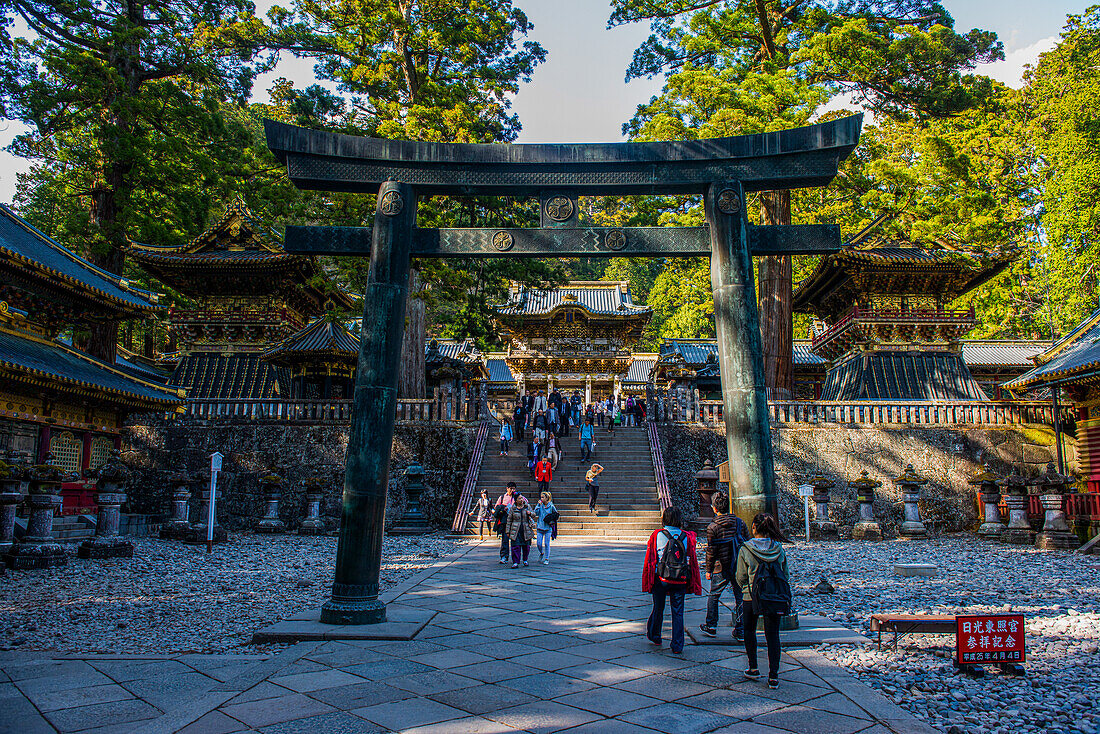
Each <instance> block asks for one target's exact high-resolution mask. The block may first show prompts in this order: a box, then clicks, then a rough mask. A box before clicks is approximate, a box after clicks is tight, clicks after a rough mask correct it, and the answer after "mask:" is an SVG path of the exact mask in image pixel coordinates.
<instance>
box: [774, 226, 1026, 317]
mask: <svg viewBox="0 0 1100 734" xmlns="http://www.w3.org/2000/svg"><path fill="white" fill-rule="evenodd" d="M1016 254H1017V253H1016V252H1008V253H1005V254H1001V255H997V256H994V257H993V258H991V259H990V260H988V261H985V262H979V261H977V260H975V259H974V258H971V257H969V256H967V255H963V254H962V253H955V252H948V251H943V250H940V251H935V252H933V251H930V250H928V249H925V248H922V247H918V246H916V245H911V244H907V243H906V244H902V245H897V244H895V245H893V246H875V247H871V248H868V249H859V250H857V249H847V250H842V251H841V252H838V253H835V254H832V255H825V256H823V257H822V258H821V260H820V262H818V264H817V267H816V268H815V269H814V271H813V273H812V274H811V275H810V277H808V278H807V279H806V280H804V281H802V282H801V283H800V284H799V285H798V287H797V288H796V289H795V292H794V297H793V307H794V310H795V311H797V312H800V313H812V314H816V315H817V316H820V317H822V318H835V317H836V316H837V315H839V314H841V313H842V312H844V311H846V310H848V309H850V308H851V307H852V306H853V305H854V304H856V303H858V302H860V301H861V300H866V299H867V298H869V297H870V296H873V295H888V294H897V295H908V294H927V295H935V296H938V297H939V301H940V303H947V302H949V301H952V300H954V299H955V298H958V297H959V296H961V295H963V294H964V293H967V292H968V291H970V290H973V289H974V288H977V287H978V286H980V285H982V284H983V283H985V282H986V281H988V280H989V279H991V278H993V277H995V276H997V275H998V274H1000V273H1001V271H1003V270H1004V269H1005V268H1006V267H1008V265H1009V263H1011V262H1012V261H1013V260H1014V259H1015V258H1016Z"/></svg>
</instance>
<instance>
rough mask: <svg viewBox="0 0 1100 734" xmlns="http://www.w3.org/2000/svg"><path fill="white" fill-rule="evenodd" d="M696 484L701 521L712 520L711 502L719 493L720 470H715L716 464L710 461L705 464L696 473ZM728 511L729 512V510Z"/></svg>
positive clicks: (712, 509)
mask: <svg viewBox="0 0 1100 734" xmlns="http://www.w3.org/2000/svg"><path fill="white" fill-rule="evenodd" d="M695 482H696V487H695V491H696V492H698V493H699V520H700V521H709V520H712V519H713V518H714V508H713V506H712V504H711V501H712V500H713V499H714V493H715V492H717V491H718V470H717V469H715V468H714V462H712V461H711V460H710V459H707V460H706V461H704V462H703V468H702V469H700V470H699V471H697V472H696V473H695ZM726 509H727V511H728V509H729V508H726Z"/></svg>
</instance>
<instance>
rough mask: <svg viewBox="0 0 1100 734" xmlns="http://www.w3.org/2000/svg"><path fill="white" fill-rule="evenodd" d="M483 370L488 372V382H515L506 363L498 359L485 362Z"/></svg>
mask: <svg viewBox="0 0 1100 734" xmlns="http://www.w3.org/2000/svg"><path fill="white" fill-rule="evenodd" d="M485 368H486V369H487V370H489V382H515V381H516V378H515V377H514V376H513V375H512V370H511V368H509V367H508V363H507V362H505V361H504V360H503V359H501V358H499V357H492V358H490V359H487V360H485Z"/></svg>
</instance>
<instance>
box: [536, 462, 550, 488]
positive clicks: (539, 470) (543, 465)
mask: <svg viewBox="0 0 1100 734" xmlns="http://www.w3.org/2000/svg"><path fill="white" fill-rule="evenodd" d="M535 481H536V482H538V483H539V494H542V493H543V492H549V491H550V482H552V481H554V465H553V464H551V463H550V458H549V457H548V456H544V457H542V459H540V460H539V463H538V464H536V465H535Z"/></svg>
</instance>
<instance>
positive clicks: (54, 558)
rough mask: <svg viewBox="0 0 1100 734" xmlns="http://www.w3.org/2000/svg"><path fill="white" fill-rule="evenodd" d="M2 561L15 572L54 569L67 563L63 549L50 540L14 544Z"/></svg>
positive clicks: (67, 559)
mask: <svg viewBox="0 0 1100 734" xmlns="http://www.w3.org/2000/svg"><path fill="white" fill-rule="evenodd" d="M4 561H5V562H6V563H7V564H8V565H9V566H11V567H12V568H13V569H15V570H16V571H26V570H29V569H32V568H55V567H57V566H64V565H65V564H66V563H68V562H69V557H68V556H67V555H66V554H65V549H64V548H62V547H61V545H60V544H58V543H55V542H53V541H52V540H47V541H42V542H38V541H35V540H33V539H32V540H29V541H28V540H24V541H23V542H19V543H16V544H15V545H13V546H12V547H11V550H10V551H8V552H7V553H5V554H4Z"/></svg>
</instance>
